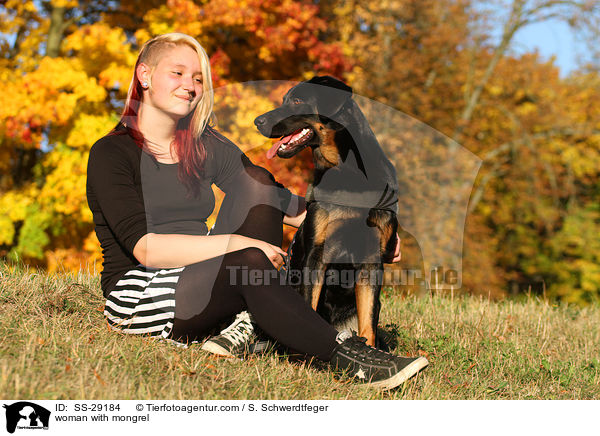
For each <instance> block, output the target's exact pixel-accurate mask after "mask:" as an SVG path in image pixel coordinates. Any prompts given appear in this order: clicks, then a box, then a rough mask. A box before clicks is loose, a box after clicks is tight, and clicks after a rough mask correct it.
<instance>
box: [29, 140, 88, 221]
mask: <svg viewBox="0 0 600 436" xmlns="http://www.w3.org/2000/svg"><path fill="white" fill-rule="evenodd" d="M88 154H89V151H88V150H72V149H69V148H67V147H57V148H55V149H54V150H52V151H51V152H49V153H48V154H47V155H46V158H45V159H44V163H43V166H44V167H46V168H52V170H51V172H50V173H49V174H48V175H47V176H46V183H44V186H43V187H42V189H41V191H40V194H39V202H40V205H42V206H43V207H44V209H46V210H53V211H55V212H57V213H60V214H64V215H67V216H70V217H71V218H73V219H76V220H79V219H83V216H82V215H83V213H82V212H83V210H84V208H87V205H86V204H85V202H84V199H85V195H86V193H85V186H86V178H87V160H88ZM86 216H87V217H89V215H88V214H86Z"/></svg>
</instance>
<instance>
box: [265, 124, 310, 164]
mask: <svg viewBox="0 0 600 436" xmlns="http://www.w3.org/2000/svg"><path fill="white" fill-rule="evenodd" d="M301 131H302V129H298V130H296V131H295V132H292V133H290V134H289V135H287V136H284V137H283V138H281V139H280V140H279V141H277V142H275V144H273V146H272V147H271V148H270V149H269V151H267V159H273V158H274V157H275V155H276V154H277V150H278V149H279V147H280V146H281V144H287V143H288V142H290V141H291V140H292V137H293V136H294V135H297V134H298V133H300V132H301Z"/></svg>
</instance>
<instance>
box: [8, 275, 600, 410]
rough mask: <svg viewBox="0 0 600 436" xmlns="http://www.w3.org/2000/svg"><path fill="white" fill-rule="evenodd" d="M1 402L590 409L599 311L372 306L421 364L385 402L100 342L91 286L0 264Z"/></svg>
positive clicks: (358, 388) (415, 303) (298, 374)
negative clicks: (565, 404) (563, 404)
mask: <svg viewBox="0 0 600 436" xmlns="http://www.w3.org/2000/svg"><path fill="white" fill-rule="evenodd" d="M0 275H1V276H0V356H1V358H0V392H2V393H3V394H2V396H3V397H4V398H6V399H16V398H28V399H150V398H152V399H158V398H161V399H600V373H599V371H600V357H599V356H600V308H599V307H596V306H594V307H588V308H577V307H573V306H553V305H552V304H550V303H548V302H546V301H540V300H538V299H536V298H525V299H523V301H519V302H517V301H512V300H504V301H500V302H493V301H489V300H487V299H484V298H479V297H477V298H476V297H469V296H461V297H450V296H447V295H438V296H430V297H424V298H416V297H399V296H397V295H394V294H393V292H391V291H388V292H384V295H383V296H382V303H383V308H384V310H383V313H382V319H381V324H382V325H383V326H384V328H385V329H386V330H387V331H388V332H389V333H390V334H391V337H392V338H394V341H395V344H393V345H392V347H393V348H394V352H395V353H397V354H410V355H416V354H423V355H426V356H427V357H428V359H429V360H430V362H431V365H430V366H429V367H428V368H427V369H426V370H425V371H423V372H422V373H421V374H420V375H419V376H418V377H416V378H413V379H411V380H410V381H409V382H407V383H406V384H405V385H404V386H403V387H401V388H399V389H396V390H394V391H393V392H388V393H380V392H377V391H374V390H372V389H370V388H368V387H367V386H363V385H360V384H357V383H352V382H340V381H337V380H335V379H334V378H333V376H332V374H331V373H330V372H329V371H327V370H325V369H322V368H318V367H315V366H314V365H308V364H306V363H305V362H290V361H289V360H288V359H287V358H286V357H285V356H282V355H278V354H267V355H264V356H261V357H257V358H254V359H250V360H245V361H242V360H236V359H223V358H214V357H212V356H210V355H208V354H207V353H205V352H203V351H201V350H200V348H199V346H192V347H190V348H188V349H181V348H176V347H174V346H172V345H170V344H167V343H163V342H157V341H154V340H152V339H150V338H147V337H131V336H127V335H122V334H118V333H115V332H112V331H110V330H109V329H108V328H107V325H106V323H105V321H104V318H103V316H102V308H103V300H102V298H101V292H100V287H99V279H98V277H93V276H90V275H86V274H80V275H79V276H77V277H73V276H47V275H45V274H33V273H31V272H29V271H27V270H26V269H25V270H23V269H19V268H15V267H8V266H6V265H4V264H0Z"/></svg>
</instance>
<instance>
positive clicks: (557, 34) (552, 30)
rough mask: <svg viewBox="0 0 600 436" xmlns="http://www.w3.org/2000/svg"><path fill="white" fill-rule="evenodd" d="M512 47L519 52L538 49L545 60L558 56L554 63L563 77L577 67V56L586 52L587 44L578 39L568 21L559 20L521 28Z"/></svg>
mask: <svg viewBox="0 0 600 436" xmlns="http://www.w3.org/2000/svg"><path fill="white" fill-rule="evenodd" d="M512 49H513V52H515V53H517V54H520V53H525V52H531V51H533V50H535V49H537V50H538V52H539V53H540V56H541V58H542V59H544V60H546V59H550V57H551V56H553V55H554V56H556V59H555V61H554V63H555V64H556V65H557V66H559V67H560V70H561V76H563V77H564V76H566V75H568V74H569V73H570V72H571V71H573V70H574V69H576V68H577V57H578V56H582V55H584V54H585V44H584V43H583V42H581V41H577V39H576V37H575V35H574V33H573V31H572V30H571V29H570V28H569V26H568V25H567V24H566V23H564V22H562V21H558V20H551V21H547V22H544V23H536V24H530V25H528V26H526V27H524V28H522V29H520V30H519V31H518V32H517V33H516V34H515V37H514V40H513V44H512Z"/></svg>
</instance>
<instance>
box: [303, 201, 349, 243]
mask: <svg viewBox="0 0 600 436" xmlns="http://www.w3.org/2000/svg"><path fill="white" fill-rule="evenodd" d="M359 216H360V213H359V212H356V211H354V210H352V209H346V208H343V209H342V208H332V209H330V210H323V209H319V210H318V211H317V212H316V213H315V221H316V222H315V239H314V241H315V245H320V244H323V243H324V242H325V239H326V238H327V236H331V235H333V233H334V232H335V231H336V230H338V229H339V228H340V227H341V226H342V225H343V224H344V223H345V222H346V221H347V220H349V219H352V218H358V217H359Z"/></svg>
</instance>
